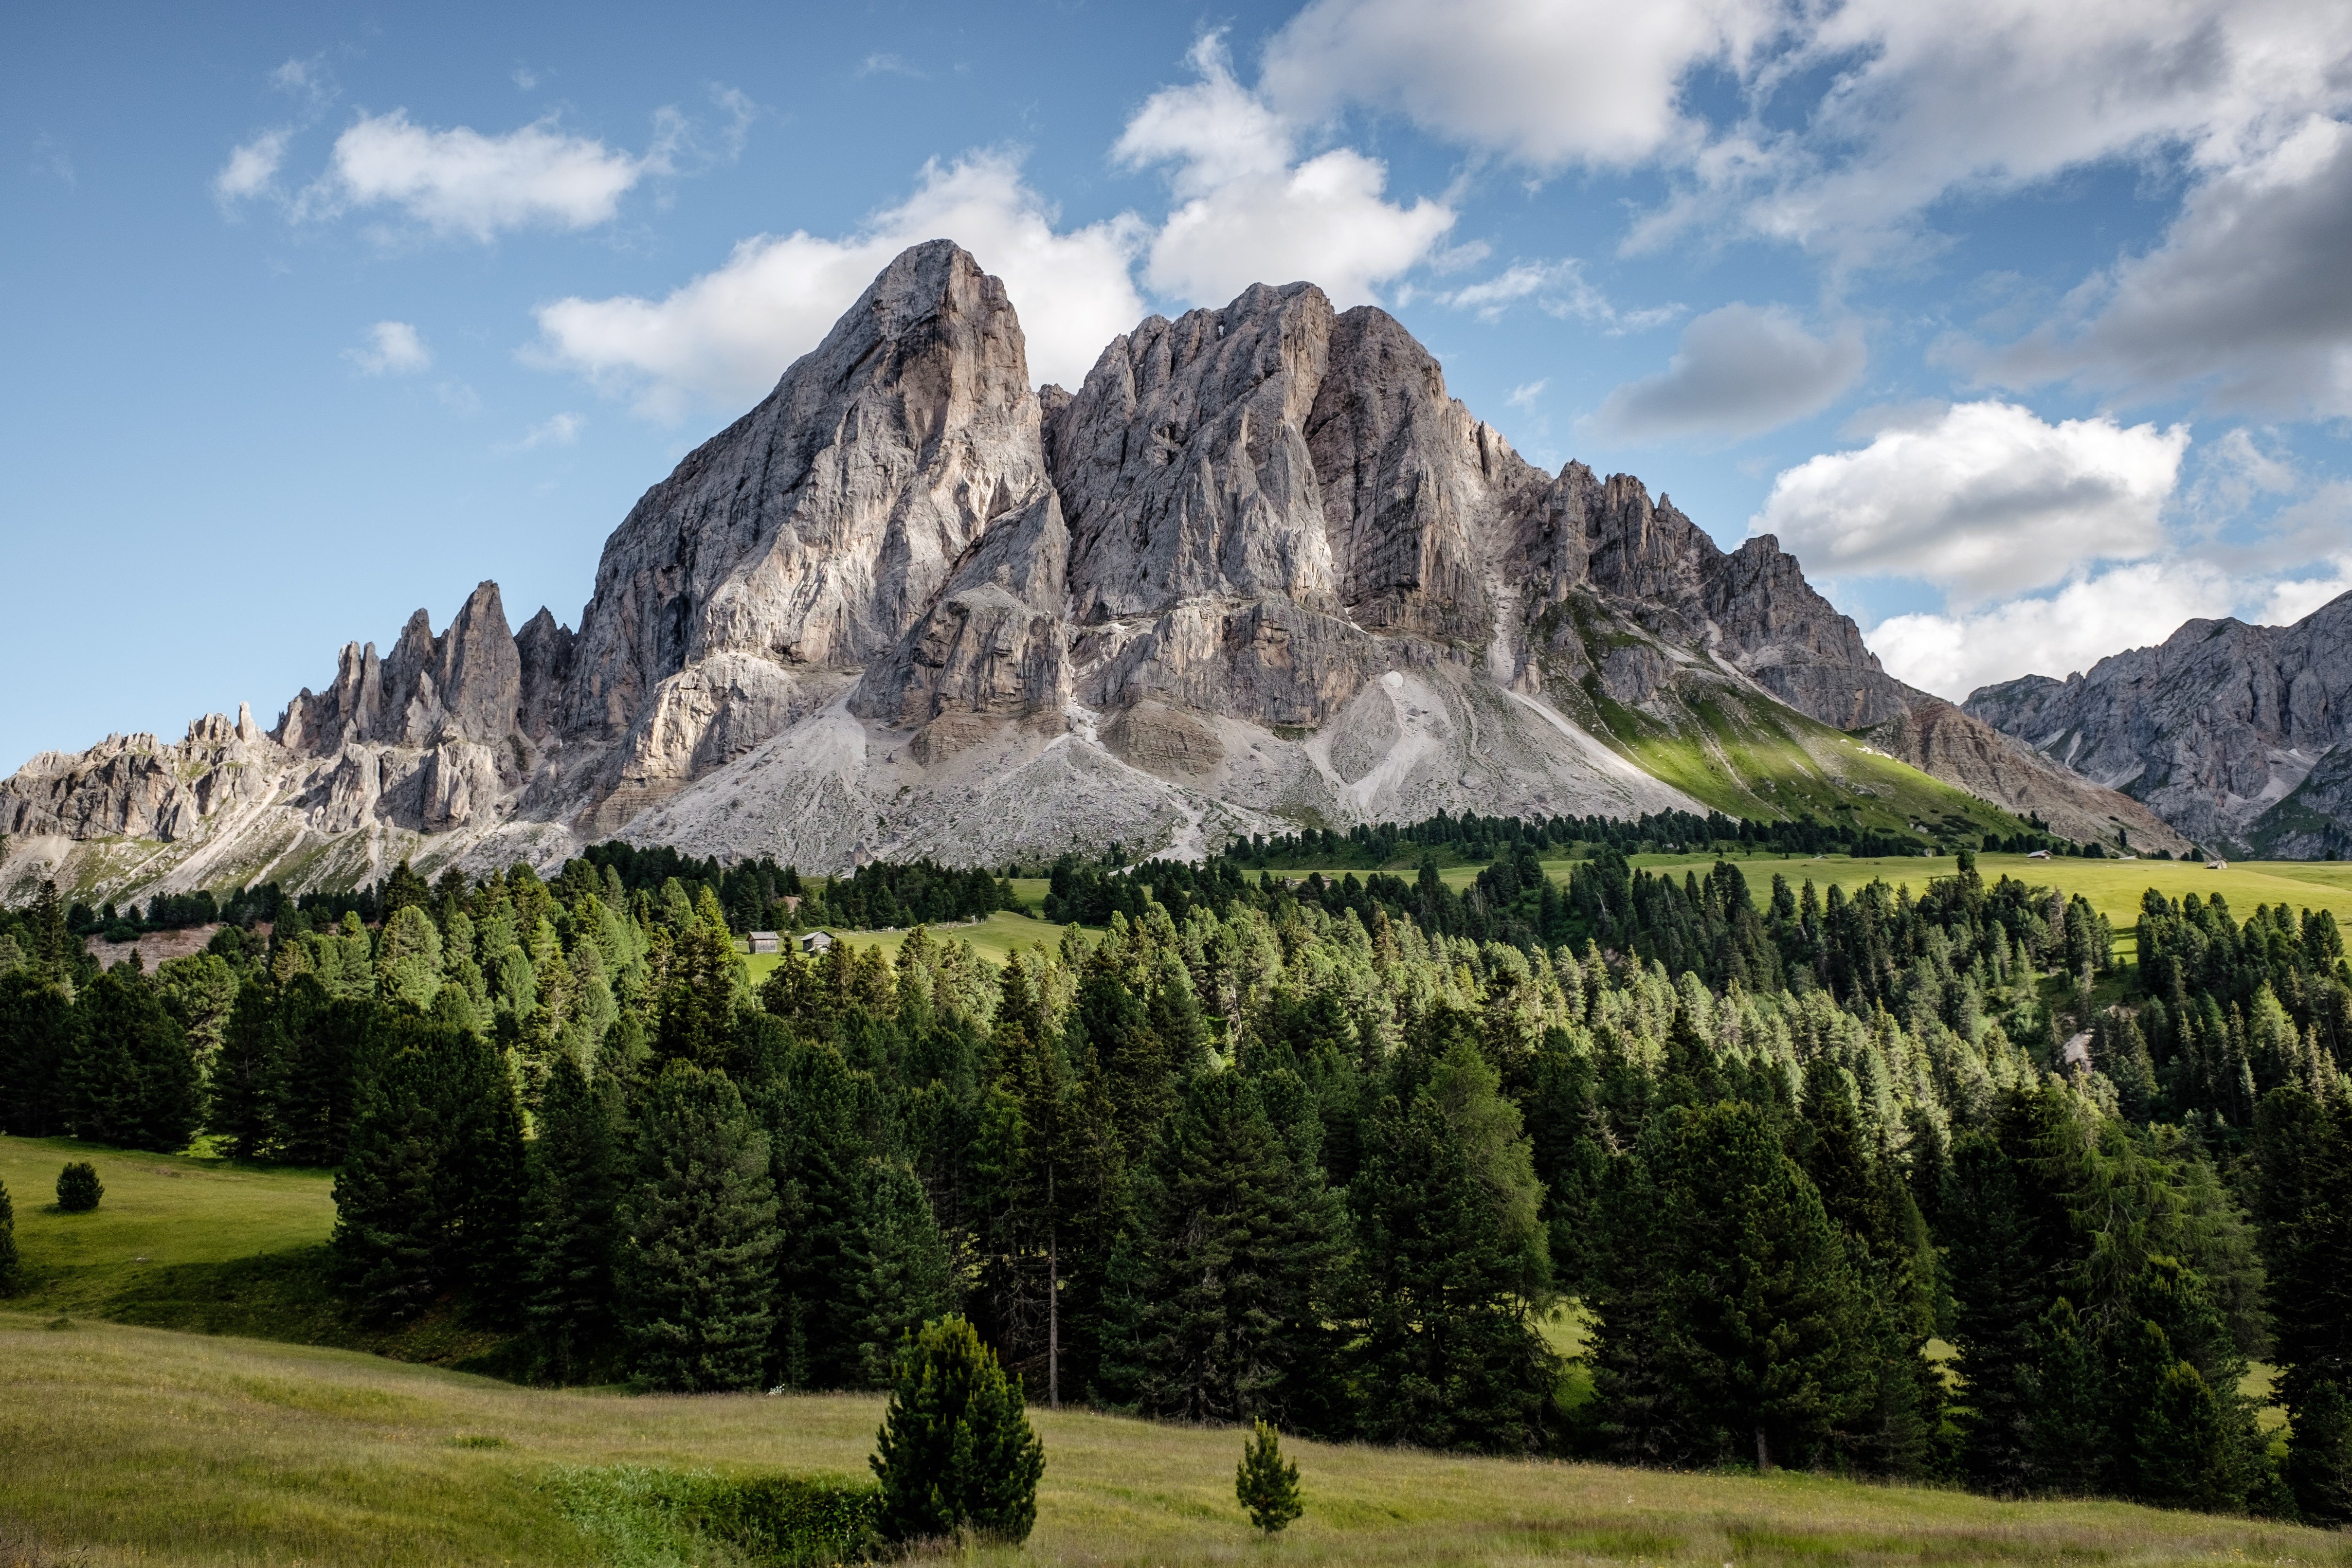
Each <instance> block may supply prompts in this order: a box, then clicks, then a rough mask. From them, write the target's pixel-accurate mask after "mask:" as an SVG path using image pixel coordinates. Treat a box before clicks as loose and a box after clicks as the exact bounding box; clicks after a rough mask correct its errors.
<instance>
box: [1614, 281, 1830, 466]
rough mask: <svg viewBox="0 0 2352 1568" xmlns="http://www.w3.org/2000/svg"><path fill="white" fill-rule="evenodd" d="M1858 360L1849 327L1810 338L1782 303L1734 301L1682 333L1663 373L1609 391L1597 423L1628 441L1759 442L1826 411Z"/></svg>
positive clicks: (1698, 319)
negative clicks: (1761, 437) (1772, 432)
mask: <svg viewBox="0 0 2352 1568" xmlns="http://www.w3.org/2000/svg"><path fill="white" fill-rule="evenodd" d="M1866 357H1867V356H1866V354H1865V353H1864V349H1863V345H1862V334H1861V332H1860V331H1859V330H1857V329H1854V328H1853V327H1852V326H1848V327H1844V328H1842V329H1839V330H1838V331H1836V332H1834V333H1832V334H1831V335H1830V336H1829V337H1826V338H1816V337H1814V336H1813V335H1812V334H1811V333H1810V332H1808V331H1806V330H1805V329H1804V326H1803V324H1802V323H1801V322H1800V321H1799V320H1798V319H1796V317H1795V316H1793V315H1791V314H1790V312H1789V311H1787V310H1786V309H1783V308H1780V306H1777V305H1774V306H1766V307H1764V308H1760V309H1759V308H1757V307H1756V306H1753V305H1748V304H1744V303H1739V302H1734V303H1732V304H1729V305H1727V306H1725V307H1723V308H1721V309H1719V310H1710V311H1708V312H1707V313H1706V315H1704V316H1700V317H1698V318H1696V319H1694V320H1693V321H1692V322H1691V324H1690V325H1689V326H1687V327H1685V328H1684V329H1683V340H1682V347H1681V348H1680V349H1678V350H1676V351H1675V357H1674V359H1673V360H1672V361H1669V362H1668V364H1667V366H1666V368H1665V369H1664V371H1661V372H1659V373H1658V374H1657V375H1654V376H1649V377H1646V378H1644V379H1643V380H1641V381H1636V382H1626V383H1625V384H1624V385H1623V386H1621V387H1619V388H1618V389H1617V390H1616V391H1614V392H1611V393H1610V394H1609V396H1608V397H1607V398H1606V399H1605V400H1603V402H1601V412H1600V413H1599V415H1598V416H1597V419H1598V423H1600V425H1601V428H1602V429H1603V430H1606V431H1608V432H1610V433H1611V434H1614V435H1616V436H1618V437H1620V438H1621V439H1623V440H1628V441H1658V440H1665V439H1670V438H1673V437H1675V436H1715V437H1724V438H1732V439H1737V438H1738V437H1741V436H1748V435H1758V434H1762V433H1763V432H1765V431H1768V430H1775V429H1778V428H1779V427H1780V426H1781V425H1783V424H1787V423H1790V421H1791V420H1798V419H1802V418H1804V417H1805V416H1806V415H1808V414H1814V413H1820V412H1821V411H1822V410H1823V409H1825V408H1827V407H1828V406H1829V405H1830V404H1831V403H1832V402H1834V401H1835V400H1836V398H1837V396H1838V394H1839V393H1841V392H1844V391H1845V390H1846V389H1847V388H1848V387H1850V386H1852V385H1853V382H1854V379H1855V378H1856V377H1858V376H1860V375H1861V374H1862V367H1863V361H1864V359H1865V358H1866Z"/></svg>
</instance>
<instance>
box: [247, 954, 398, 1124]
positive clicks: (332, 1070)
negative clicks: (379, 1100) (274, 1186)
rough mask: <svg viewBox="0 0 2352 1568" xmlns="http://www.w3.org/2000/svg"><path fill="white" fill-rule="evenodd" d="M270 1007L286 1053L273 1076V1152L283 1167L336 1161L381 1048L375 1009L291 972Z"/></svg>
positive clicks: (378, 1023) (379, 1024) (381, 1036)
mask: <svg viewBox="0 0 2352 1568" xmlns="http://www.w3.org/2000/svg"><path fill="white" fill-rule="evenodd" d="M275 1011H276V1016H277V1020H278V1028H279V1030H281V1031H282V1032H283V1034H284V1036H285V1050H284V1053H283V1055H282V1056H281V1058H280V1061H279V1066H278V1071H276V1073H274V1074H273V1085H272V1088H273V1092H272V1096H271V1098H272V1105H271V1110H270V1115H269V1123H270V1129H271V1136H272V1138H273V1139H274V1141H275V1145H276V1146H275V1148H274V1149H273V1150H272V1153H273V1154H274V1155H276V1157H277V1158H278V1159H281V1160H284V1161H285V1162H286V1163H287V1164H289V1165H297V1166H341V1164H342V1163H343V1158H344V1155H345V1153H346V1151H347V1150H348V1149H349V1148H350V1146H351V1143H352V1130H353V1127H354V1126H355V1124H357V1122H358V1120H359V1116H360V1112H361V1103H362V1096H363V1095H364V1092H365V1090H366V1085H367V1082H368V1079H369V1078H370V1076H371V1075H372V1074H373V1071H374V1070H375V1065H376V1063H377V1061H378V1060H379V1059H380V1058H381V1057H382V1055H383V1053H384V1051H386V1049H387V1048H386V1047H385V1046H384V1045H383V1027H382V1024H383V1020H382V1019H381V1018H380V1017H379V1012H380V1009H377V1008H376V1007H375V1005H374V1004H373V1002H366V1001H360V1000H356V999H349V998H346V999H341V1000H338V999H336V998H332V997H331V996H330V995H329V994H328V991H327V988H325V987H324V986H323V985H321V984H320V982H319V980H318V978H317V977H315V976H311V975H297V976H295V977H292V978H291V979H289V980H288V981H287V982H286V984H285V986H284V987H283V988H281V989H280V990H279V991H278V1001H277V1007H276V1009H275Z"/></svg>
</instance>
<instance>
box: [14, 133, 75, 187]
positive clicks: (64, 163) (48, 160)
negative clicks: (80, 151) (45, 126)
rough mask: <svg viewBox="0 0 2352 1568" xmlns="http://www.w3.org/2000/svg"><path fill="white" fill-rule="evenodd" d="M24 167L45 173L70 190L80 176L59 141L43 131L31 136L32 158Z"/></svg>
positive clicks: (37, 172) (62, 143) (63, 144)
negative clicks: (33, 136)
mask: <svg viewBox="0 0 2352 1568" xmlns="http://www.w3.org/2000/svg"><path fill="white" fill-rule="evenodd" d="M26 167H27V168H28V169H29V170H30V171H31V172H33V173H36V174H46V175H47V176H48V177H49V178H50V179H52V180H55V181H57V182H58V183H59V184H61V185H63V186H64V187H65V188H66V189H67V190H68V191H70V190H73V189H75V188H76V187H78V186H79V185H80V183H81V176H80V175H79V173H77V172H75V170H74V162H73V159H72V158H71V157H69V156H68V154H67V152H66V149H65V143H64V142H62V141H58V139H57V138H56V137H54V136H51V135H50V134H49V133H48V132H47V131H43V132H42V133H41V134H40V135H38V136H36V137H35V138H33V160H32V162H31V163H29V164H28V165H26Z"/></svg>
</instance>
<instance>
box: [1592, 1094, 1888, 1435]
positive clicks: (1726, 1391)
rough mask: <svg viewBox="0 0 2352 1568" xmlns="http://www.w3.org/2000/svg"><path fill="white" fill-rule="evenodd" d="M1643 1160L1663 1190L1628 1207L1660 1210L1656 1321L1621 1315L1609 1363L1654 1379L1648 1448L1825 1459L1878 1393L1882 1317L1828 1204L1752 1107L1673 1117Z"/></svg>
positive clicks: (1621, 1262)
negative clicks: (1876, 1352)
mask: <svg viewBox="0 0 2352 1568" xmlns="http://www.w3.org/2000/svg"><path fill="white" fill-rule="evenodd" d="M1641 1155H1642V1160H1643V1167H1644V1169H1645V1171H1646V1173H1647V1176H1648V1183H1647V1184H1646V1185H1645V1187H1643V1188H1639V1189H1625V1191H1623V1192H1622V1193H1621V1194H1619V1195H1618V1196H1621V1197H1630V1196H1634V1195H1635V1194H1636V1193H1638V1194H1639V1196H1640V1197H1643V1198H1644V1199H1645V1200H1647V1201H1650V1202H1653V1203H1654V1205H1655V1206H1656V1207H1655V1212H1654V1215H1653V1216H1652V1218H1651V1219H1650V1221H1649V1223H1648V1224H1647V1225H1646V1226H1644V1227H1643V1230H1644V1231H1645V1232H1646V1234H1647V1236H1648V1239H1650V1240H1651V1241H1652V1242H1653V1243H1654V1245H1655V1247H1656V1248H1657V1251H1656V1253H1655V1254H1654V1256H1653V1257H1652V1258H1650V1259H1649V1260H1648V1262H1647V1266H1648V1267H1649V1268H1651V1269H1653V1270H1655V1271H1656V1272H1657V1274H1658V1275H1659V1276H1660V1277H1661V1282H1660V1286H1659V1288H1658V1291H1657V1295H1656V1298H1655V1300H1654V1306H1653V1308H1652V1310H1653V1312H1654V1316H1653V1317H1651V1318H1649V1319H1647V1320H1644V1319H1641V1318H1636V1317H1633V1316H1630V1315H1629V1314H1627V1313H1626V1312H1624V1311H1623V1308H1622V1305H1619V1304H1617V1303H1615V1302H1612V1306H1611V1310H1610V1312H1609V1313H1608V1315H1607V1316H1605V1317H1603V1319H1602V1320H1601V1324H1600V1327H1599V1328H1598V1330H1597V1331H1596V1333H1597V1337H1598V1339H1599V1341H1600V1345H1599V1347H1598V1348H1597V1352H1596V1354H1598V1355H1599V1357H1600V1358H1601V1361H1602V1362H1603V1363H1604V1364H1615V1365H1619V1366H1631V1367H1643V1368H1645V1369H1646V1370H1647V1371H1648V1374H1649V1380H1650V1382H1651V1387H1650V1388H1649V1389H1648V1390H1647V1392H1648V1394H1649V1396H1650V1397H1652V1398H1653V1399H1654V1401H1655V1407H1654V1409H1653V1410H1651V1411H1650V1412H1648V1413H1647V1423H1648V1427H1649V1434H1650V1436H1649V1440H1650V1441H1652V1442H1654V1443H1655V1444H1657V1445H1658V1447H1659V1448H1660V1450H1661V1452H1662V1457H1664V1458H1666V1459H1667V1460H1668V1461H1669V1462H1675V1463H1684V1464H1692V1463H1701V1464H1721V1463H1725V1462H1728V1461H1736V1460H1743V1459H1752V1460H1753V1461H1754V1462H1755V1463H1756V1465H1757V1466H1758V1467H1759V1469H1769V1468H1771V1467H1773V1466H1775V1465H1780V1464H1801V1463H1810V1462H1813V1461H1815V1460H1817V1459H1819V1458H1822V1457H1824V1456H1825V1455H1826V1454H1827V1452H1828V1451H1829V1450H1830V1448H1831V1447H1832V1435H1833V1434H1834V1433H1836V1432H1838V1431H1840V1430H1843V1429H1845V1428H1848V1427H1851V1426H1852V1424H1853V1422H1854V1420H1855V1419H1856V1418H1857V1417H1858V1416H1860V1415H1861V1414H1862V1413H1863V1411H1864V1410H1865V1409H1867V1408H1868V1407H1869V1406H1870V1404H1871V1402H1872V1399H1873V1397H1874V1388H1873V1372H1874V1368H1873V1364H1872V1363H1873V1356H1872V1354H1871V1352H1872V1346H1871V1344H1870V1341H1869V1321H1868V1314H1867V1311H1866V1309H1865V1308H1864V1305H1863V1304H1862V1303H1861V1301H1859V1300H1858V1296H1859V1295H1860V1291H1859V1290H1858V1285H1859V1281H1858V1280H1857V1278H1856V1276H1855V1272H1854V1270H1853V1264H1852V1262H1851V1260H1850V1258H1849V1255H1848V1252H1847V1249H1846V1247H1845V1245H1844V1243H1843V1239H1842V1238H1841V1237H1840V1235H1839V1233H1838V1230H1837V1228H1836V1227H1835V1226H1834V1225H1832V1223H1831V1221H1830V1218H1829V1215H1828V1213H1827V1211H1826V1210H1824V1209H1823V1208H1822V1201H1821V1197H1820V1195H1819V1194H1818V1193H1817V1192H1816V1191H1815V1190H1814V1188H1813V1185H1812V1183H1811V1181H1809V1180H1808V1179H1806V1177H1805V1175H1804V1173H1803V1172H1802V1171H1801V1170H1800V1169H1798V1168H1797V1166H1796V1165H1795V1163H1794V1162H1792V1161H1791V1160H1790V1158H1789V1156H1788V1155H1787V1154H1786V1153H1785V1152H1784V1151H1783V1150H1782V1148H1781V1146H1780V1139H1779V1137H1778V1136H1777V1134H1776V1131H1775V1129H1774V1128H1773V1126H1772V1124H1771V1121H1770V1118H1769V1116H1768V1115H1767V1114H1766V1113H1764V1112H1762V1111H1760V1110H1759V1109H1758V1108H1757V1107H1756V1106H1754V1105H1751V1104H1748V1103H1742V1102H1723V1103H1717V1104H1714V1105H1710V1106H1706V1107H1704V1108H1699V1107H1693V1106H1683V1105H1677V1106H1669V1107H1667V1108H1666V1109H1665V1110H1664V1111H1662V1112H1661V1113H1659V1114H1658V1116H1656V1117H1655V1118H1654V1120H1653V1121H1652V1122H1651V1124H1650V1125H1649V1126H1648V1127H1647V1128H1646V1129H1644V1131H1643V1136H1642V1144H1641ZM1642 1266H1643V1264H1642V1260H1638V1259H1629V1258H1625V1257H1622V1256H1620V1257H1619V1258H1617V1259H1616V1260H1613V1263H1612V1267H1613V1268H1614V1269H1615V1270H1618V1271H1619V1272H1621V1273H1622V1271H1623V1270H1628V1269H1633V1268H1639V1267H1642ZM1611 1381H1612V1385H1621V1386H1622V1384H1623V1383H1624V1382H1626V1381H1630V1380H1626V1379H1622V1378H1612V1380H1611ZM1598 1383H1599V1380H1598V1379H1596V1385H1598ZM1618 1424H1620V1425H1623V1424H1626V1423H1625V1422H1624V1421H1623V1419H1622V1417H1621V1418H1620V1420H1619V1423H1618Z"/></svg>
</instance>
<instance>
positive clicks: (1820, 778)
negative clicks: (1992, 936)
mask: <svg viewBox="0 0 2352 1568" xmlns="http://www.w3.org/2000/svg"><path fill="white" fill-rule="evenodd" d="M1579 699H1581V700H1579ZM1561 700H1564V701H1565V702H1567V704H1568V705H1569V706H1570V707H1571V708H1573V709H1577V710H1579V711H1577V712H1576V714H1575V716H1576V717H1577V718H1578V719H1579V720H1580V722H1582V723H1584V724H1585V725H1586V727H1588V728H1590V729H1591V730H1592V732H1593V733H1594V734H1595V735H1598V736H1600V737H1601V738H1603V739H1605V740H1607V741H1609V742H1610V743H1611V744H1612V745H1613V746H1614V747H1616V748H1617V749H1618V750H1619V751H1620V752H1622V753H1623V754H1624V755H1625V756H1626V757H1628V758H1631V759H1632V760H1633V761H1634V762H1635V763H1637V764H1639V765H1640V766H1641V767H1642V768H1644V769H1646V770H1647V771H1649V772H1651V773H1653V774H1654V775H1656V776H1657V777H1658V778H1660V779H1664V780H1665V781H1666V782H1667V783H1669V784H1672V785H1674V786H1675V788H1676V789H1680V790H1682V791H1683V792H1684V793H1685V794H1686V795H1689V796H1692V797H1693V798H1695V799H1696V800H1701V801H1704V802H1705V803H1706V804H1707V805H1709V806H1712V807H1714V808H1716V809H1717V810H1721V811H1724V812H1726V813H1727V814H1729V815H1731V816H1734V817H1747V818H1752V819H1756V820H1759V821H1773V820H1776V819H1782V818H1787V819H1794V818H1796V817H1799V816H1802V815H1805V814H1808V813H1810V814H1811V815H1812V816H1813V817H1815V818H1816V819H1818V820H1820V821H1825V822H1843V823H1845V824H1847V825H1849V826H1853V827H1857V828H1875V829H1879V830H1882V831H1895V832H1901V831H1908V830H1909V828H1910V825H1911V824H1912V823H1914V822H1918V823H1921V824H1924V825H1926V826H1927V827H1929V828H1931V829H1933V828H1936V827H1937V826H1939V825H1940V826H1943V827H1946V828H1948V829H1949V830H1950V831H1952V832H1954V833H1956V834H1969V835H1973V834H1981V833H1985V832H1998V833H2003V834H2008V833H2015V832H2019V831H2022V830H2023V829H2024V827H2025V823H2024V822H2023V821H2021V819H2020V818H2018V817H2016V816H2015V815H2013V814H2011V812H2009V811H2006V810H2002V809H2001V808H2000V807H1998V806H1995V805H1992V804H1991V803H1990V802H1989V801H1985V800H1979V799H1977V797H1975V796H1973V795H1971V794H1969V792H1968V791H1967V790H1965V789H1958V788H1957V787H1955V786H1953V785H1950V784H1947V783H1945V782H1944V781H1943V780H1942V779H1937V778H1933V777H1931V776H1930V775H1928V774H1926V773H1922V772H1921V771H1919V770H1918V769H1917V768H1913V767H1911V766H1910V765H1909V764H1907V763H1903V762H1898V761H1896V760H1895V758H1891V757H1888V756H1886V755H1885V754H1884V753H1883V752H1879V751H1876V750H1874V749H1873V748H1872V747H1868V746H1866V745H1864V744H1863V743H1862V742H1861V741H1859V740H1856V739H1855V738H1854V737H1852V736H1850V735H1847V734H1845V733H1844V732H1843V731H1842V730H1837V729H1833V728H1832V727H1829V726H1828V725H1825V724H1822V723H1820V722H1818V721H1816V720H1814V719H1811V718H1808V717H1806V716H1804V715H1803V714H1801V713H1798V712H1797V711H1796V710H1795V709H1793V708H1789V707H1784V706H1781V705H1780V704H1779V703H1776V702H1773V701H1771V700H1769V698H1766V697H1763V696H1760V695H1758V694H1756V693H1754V692H1752V691H1748V690H1744V689H1742V688H1740V687H1738V686H1735V685H1731V684H1730V683H1729V682H1727V681H1723V680H1719V679H1708V678H1703V677H1696V676H1686V677H1685V678H1684V679H1682V680H1678V681H1677V682H1675V685H1674V686H1673V688H1672V689H1671V692H1670V693H1662V694H1661V695H1660V697H1659V699H1658V703H1659V705H1660V706H1663V707H1664V710H1665V711H1666V712H1667V713H1668V714H1670V715H1671V716H1670V717H1659V716H1654V715H1652V714H1650V713H1647V712H1644V711H1643V710H1642V709H1639V708H1632V707H1627V706H1623V705H1622V704H1620V703H1617V702H1614V701H1612V699H1611V698H1610V697H1609V695H1607V694H1606V693H1605V692H1603V691H1602V690H1601V688H1600V686H1599V685H1598V683H1597V682H1592V683H1587V684H1585V685H1583V686H1582V687H1581V688H1580V689H1579V690H1576V691H1574V692H1573V693H1572V694H1564V695H1562V698H1561ZM1824 759H1828V760H1829V761H1831V762H1833V764H1834V767H1833V768H1832V767H1831V766H1825V765H1824Z"/></svg>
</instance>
